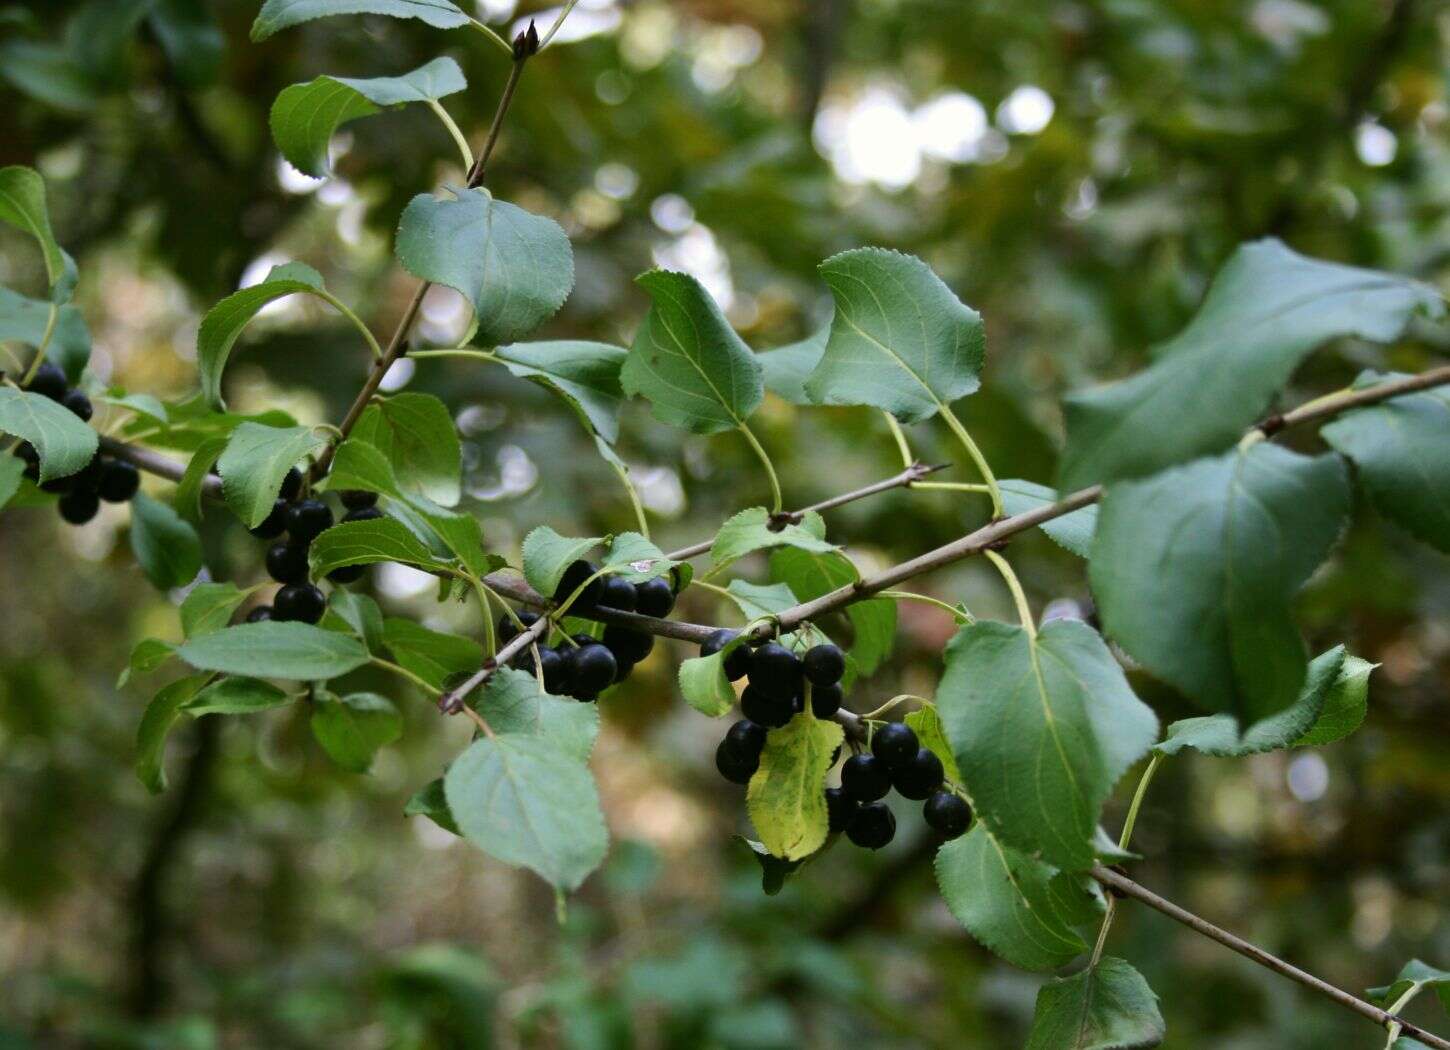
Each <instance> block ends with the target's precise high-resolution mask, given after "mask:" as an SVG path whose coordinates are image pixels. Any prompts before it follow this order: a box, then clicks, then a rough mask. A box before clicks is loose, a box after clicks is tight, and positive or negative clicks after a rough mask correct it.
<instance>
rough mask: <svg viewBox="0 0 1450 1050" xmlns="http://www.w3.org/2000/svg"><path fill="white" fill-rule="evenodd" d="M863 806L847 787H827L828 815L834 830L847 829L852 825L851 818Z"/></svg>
mask: <svg viewBox="0 0 1450 1050" xmlns="http://www.w3.org/2000/svg"><path fill="white" fill-rule="evenodd" d="M860 807H861V803H859V802H857V801H856V800H855V799H854V798H852V797H851V796H850V795H848V794H846V790H845V788H826V816H827V818H828V819H829V821H830V828H831V830H832V831H834V832H839V831H845V830H846V829H847V828H848V827H850V825H851V818H852V817H854V816H855V815H856V810H858V809H859V808H860Z"/></svg>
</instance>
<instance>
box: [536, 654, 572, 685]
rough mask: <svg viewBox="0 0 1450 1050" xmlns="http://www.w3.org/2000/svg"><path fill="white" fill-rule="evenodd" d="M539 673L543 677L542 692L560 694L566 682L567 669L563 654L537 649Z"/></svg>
mask: <svg viewBox="0 0 1450 1050" xmlns="http://www.w3.org/2000/svg"><path fill="white" fill-rule="evenodd" d="M539 671H540V673H541V674H543V676H544V692H546V693H555V694H558V693H561V692H563V690H564V686H565V684H566V680H567V673H568V667H567V662H566V661H565V659H564V654H563V653H561V652H559V650H557V649H551V648H549V647H548V646H543V647H541V648H540V649H539Z"/></svg>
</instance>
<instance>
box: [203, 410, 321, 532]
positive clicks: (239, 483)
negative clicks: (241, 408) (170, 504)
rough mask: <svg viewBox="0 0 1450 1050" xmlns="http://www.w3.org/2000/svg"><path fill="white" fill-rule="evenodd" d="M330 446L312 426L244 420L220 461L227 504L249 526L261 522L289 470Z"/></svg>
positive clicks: (228, 442)
mask: <svg viewBox="0 0 1450 1050" xmlns="http://www.w3.org/2000/svg"><path fill="white" fill-rule="evenodd" d="M326 445H327V439H326V438H324V437H322V436H320V435H319V434H317V433H316V432H315V431H314V430H313V429H312V428H311V427H267V426H263V425H262V424H260V423H243V424H242V425H241V426H239V427H237V429H236V430H233V431H232V436H231V438H230V439H229V440H228V441H227V446H226V448H225V449H223V450H222V454H221V456H220V458H218V460H217V473H219V474H220V475H221V476H222V496H223V497H224V498H225V499H226V501H227V506H228V507H230V508H231V509H232V513H233V514H235V515H236V516H237V517H239V518H241V519H242V522H243V523H244V524H245V525H246V526H247V528H249V529H251V528H255V527H256V526H258V525H260V524H261V523H262V522H263V521H264V520H265V519H266V517H267V515H268V514H270V513H272V507H273V506H274V505H275V504H276V502H277V495H278V493H279V492H280V491H281V488H282V481H283V479H284V478H286V476H287V472H288V471H289V470H291V469H292V468H293V467H295V466H297V465H298V464H300V463H301V462H302V461H303V460H304V459H306V458H307V457H308V456H311V455H313V454H315V453H317V452H320V451H321V450H322V449H323V448H325V447H326Z"/></svg>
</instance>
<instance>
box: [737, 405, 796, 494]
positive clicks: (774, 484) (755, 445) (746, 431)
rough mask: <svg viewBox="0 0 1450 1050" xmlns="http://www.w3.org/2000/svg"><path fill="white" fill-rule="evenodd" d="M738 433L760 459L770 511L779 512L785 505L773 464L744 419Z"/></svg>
mask: <svg viewBox="0 0 1450 1050" xmlns="http://www.w3.org/2000/svg"><path fill="white" fill-rule="evenodd" d="M740 433H741V434H743V435H744V436H745V440H746V441H748V442H749V443H750V447H751V449H753V450H754V452H755V455H756V456H757V457H758V458H759V459H760V464H761V466H763V467H765V476H766V477H767V478H768V479H769V480H770V499H771V507H770V511H771V513H772V514H779V513H780V512H781V509H782V508H783V507H784V505H785V500H784V498H783V497H782V496H781V492H780V478H778V477H777V476H776V473H775V464H773V463H771V461H770V456H769V455H768V454H767V453H766V451H765V447H764V446H763V445H761V443H760V441H759V439H758V438H756V436H755V433H754V431H752V430H751V429H750V428H749V427H748V426H746V425H745V423H744V421H742V422H741V423H740Z"/></svg>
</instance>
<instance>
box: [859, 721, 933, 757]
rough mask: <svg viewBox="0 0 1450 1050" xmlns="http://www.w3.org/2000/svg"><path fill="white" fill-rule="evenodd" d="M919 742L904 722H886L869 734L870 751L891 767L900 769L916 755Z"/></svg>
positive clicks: (919, 745)
mask: <svg viewBox="0 0 1450 1050" xmlns="http://www.w3.org/2000/svg"><path fill="white" fill-rule="evenodd" d="M920 747H921V744H920V742H919V741H918V740H917V739H916V733H915V732H913V731H912V728H911V726H909V725H907V724H906V723H904V722H887V723H886V724H885V725H884V726H881V727H880V728H879V729H877V730H876V732H875V733H873V734H871V753H872V754H873V755H875V756H876V757H877V758H879V759H881V761H883V762H885V763H886V765H887V766H888V767H889V768H891V769H900V768H901V767H902V766H904V765H906V763H908V762H910V761H911V760H912V759H913V758H915V757H916V752H917V750H918V749H920Z"/></svg>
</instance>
